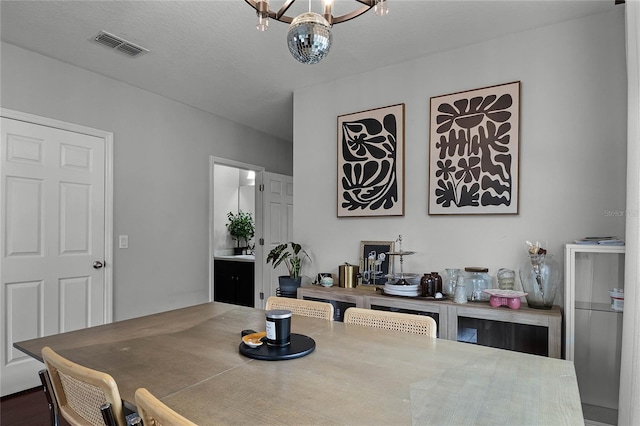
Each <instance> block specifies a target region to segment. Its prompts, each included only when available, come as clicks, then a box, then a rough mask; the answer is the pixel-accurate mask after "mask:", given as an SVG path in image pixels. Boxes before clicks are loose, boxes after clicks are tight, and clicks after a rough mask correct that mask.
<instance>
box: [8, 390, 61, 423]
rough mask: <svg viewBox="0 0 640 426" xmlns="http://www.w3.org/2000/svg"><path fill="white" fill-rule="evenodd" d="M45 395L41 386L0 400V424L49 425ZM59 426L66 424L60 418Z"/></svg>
mask: <svg viewBox="0 0 640 426" xmlns="http://www.w3.org/2000/svg"><path fill="white" fill-rule="evenodd" d="M50 419H51V417H50V415H49V407H48V406H47V397H46V396H45V394H44V392H43V390H42V388H40V387H38V388H33V389H29V390H26V391H23V392H19V393H17V394H13V395H8V396H5V397H2V399H1V400H0V426H50V425H51V420H50ZM60 426H68V423H67V422H66V421H65V420H64V419H60Z"/></svg>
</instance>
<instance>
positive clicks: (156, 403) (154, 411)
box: [135, 388, 195, 426]
mask: <svg viewBox="0 0 640 426" xmlns="http://www.w3.org/2000/svg"><path fill="white" fill-rule="evenodd" d="M135 398H136V406H137V407H138V414H139V415H140V418H141V419H142V423H143V424H144V426H195V423H193V422H192V421H190V420H188V419H186V418H184V417H183V416H181V415H180V414H178V413H176V412H175V411H173V410H172V409H171V408H169V407H167V406H166V405H165V404H164V403H162V401H160V400H159V399H158V398H156V397H155V396H153V394H152V393H151V392H149V391H148V390H146V389H145V388H138V390H136V395H135Z"/></svg>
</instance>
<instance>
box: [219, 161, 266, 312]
mask: <svg viewBox="0 0 640 426" xmlns="http://www.w3.org/2000/svg"><path fill="white" fill-rule="evenodd" d="M216 164H218V165H221V166H228V167H235V168H237V169H242V170H253V171H254V172H256V191H255V195H256V199H255V201H256V202H255V208H256V211H255V216H256V217H255V226H256V232H255V240H256V242H258V241H259V240H260V237H262V234H263V231H262V217H263V216H262V215H263V212H262V192H261V191H260V190H259V188H260V185H262V182H263V173H264V167H261V166H256V165H254V164H249V163H242V162H240V161H235V160H228V159H226V158H221V157H214V156H213V155H212V156H210V157H209V302H213V297H214V294H213V291H214V290H213V281H214V270H213V268H214V262H213V257H214V255H215V253H214V251H215V250H214V242H213V237H214V232H213V231H214V229H213V228H214V225H215V222H214V217H213V216H214V215H213V211H214V193H213V189H214V181H213V175H214V173H213V168H214V166H215V165H216ZM255 253H256V259H263V258H264V256H263V246H262V245H260V244H258V243H256V245H255ZM261 291H262V268H261V267H260V262H256V265H255V267H254V299H253V300H254V307H257V308H261V307H262V302H263V301H262V300H260V292H261Z"/></svg>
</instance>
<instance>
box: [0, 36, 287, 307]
mask: <svg viewBox="0 0 640 426" xmlns="http://www.w3.org/2000/svg"><path fill="white" fill-rule="evenodd" d="M1 48H2V50H1V54H2V57H1V66H2V68H1V81H0V83H1V87H2V97H1V98H0V104H1V106H2V107H3V108H8V109H12V110H16V111H21V112H27V113H31V114H36V115H40V116H44V117H48V118H53V119H57V120H62V121H67V122H70V123H75V124H80V125H83V126H88V127H93V128H96V129H100V130H105V131H109V132H113V133H114V235H115V236H116V237H114V241H116V242H117V235H119V234H128V235H129V249H126V250H124V249H122V250H119V249H117V248H115V249H114V262H113V263H114V264H113V268H114V270H113V272H114V275H113V276H114V319H115V320H119V319H125V318H130V317H135V316H139V315H143V314H146V313H151V312H158V311H164V310H168V309H173V308H178V307H182V306H187V305H192V304H196V303H202V302H206V301H207V298H208V285H209V282H208V280H209V269H208V268H209V266H208V265H209V264H208V254H209V156H211V155H213V156H216V157H221V158H227V159H231V160H235V161H241V162H245V163H249V164H255V165H259V166H263V167H265V169H266V170H268V171H271V172H275V173H283V174H291V173H292V163H291V161H292V155H293V154H292V148H291V145H290V144H289V143H287V142H285V141H282V140H279V139H276V138H273V137H270V136H268V135H265V134H262V133H260V132H257V131H254V130H252V129H250V128H248V127H245V126H242V125H239V124H236V123H233V122H230V121H228V120H225V119H223V118H221V117H218V116H214V115H211V114H208V113H205V112H203V111H200V110H197V109H194V108H191V107H189V106H186V105H184V104H181V103H178V102H174V101H171V100H169V99H167V98H163V97H160V96H157V95H155V94H152V93H149V92H146V91H143V90H140V89H137V88H135V87H132V86H129V85H126V84H123V83H121V82H118V81H115V80H112V79H109V78H105V77H103V76H101V75H99V74H96V73H92V72H88V71H86V70H83V69H80V68H77V67H73V66H70V65H68V64H65V63H62V62H59V61H55V60H52V59H50V58H47V57H45V56H42V55H39V54H35V53H32V52H28V51H26V50H23V49H20V48H18V47H15V46H13V45H9V44H6V43H2V46H1Z"/></svg>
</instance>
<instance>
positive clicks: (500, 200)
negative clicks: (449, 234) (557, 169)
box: [428, 81, 520, 215]
mask: <svg viewBox="0 0 640 426" xmlns="http://www.w3.org/2000/svg"><path fill="white" fill-rule="evenodd" d="M430 109H431V113H430V131H429V194H428V198H429V201H428V204H429V206H428V211H429V214H430V215H442V214H444V215H450V214H517V213H518V197H519V156H520V82H519V81H518V82H513V83H507V84H502V85H498V86H491V87H485V88H482V89H476V90H470V91H467V92H459V93H453V94H450V95H443V96H436V97H432V98H431V107H430Z"/></svg>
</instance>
